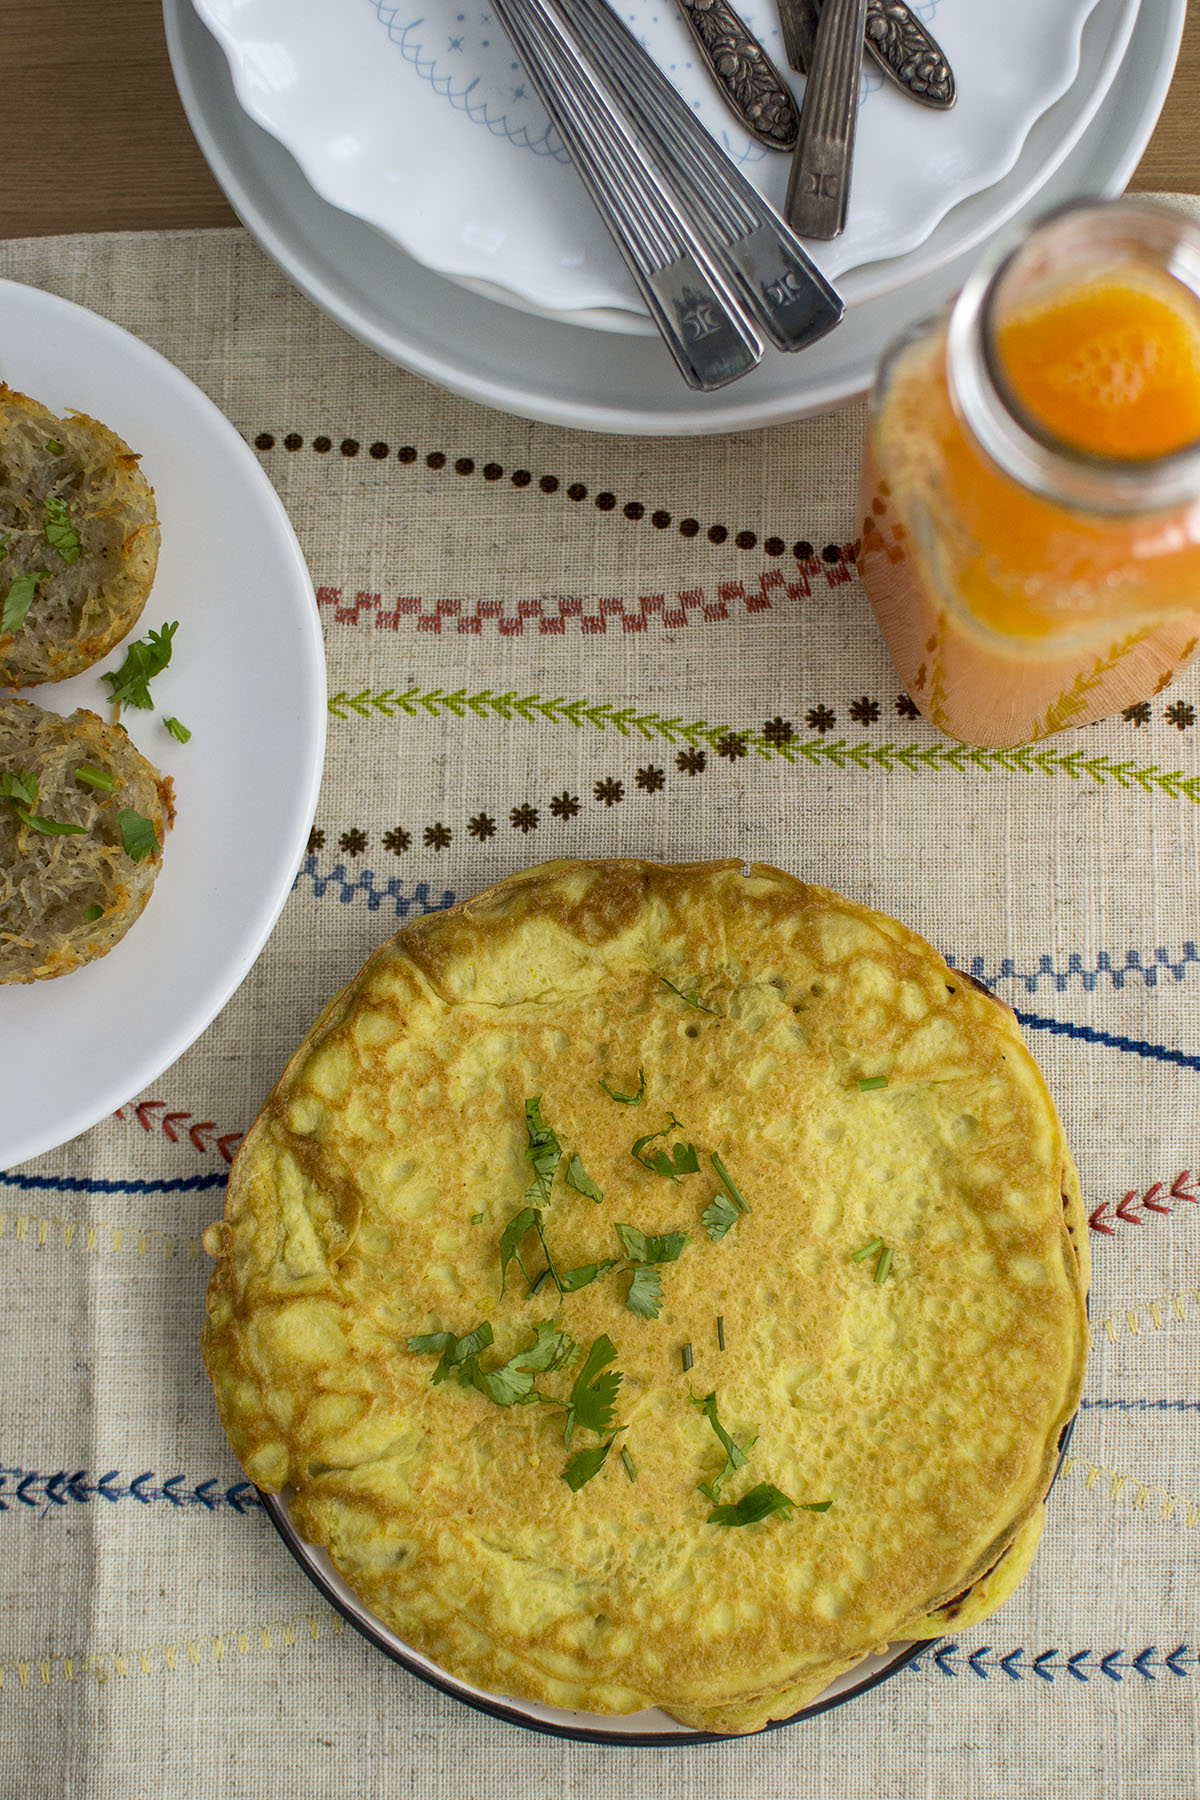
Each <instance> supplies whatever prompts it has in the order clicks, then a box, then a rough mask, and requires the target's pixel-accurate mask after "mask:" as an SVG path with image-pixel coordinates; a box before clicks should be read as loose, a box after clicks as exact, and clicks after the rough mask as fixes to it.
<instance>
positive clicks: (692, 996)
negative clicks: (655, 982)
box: [658, 975, 721, 1018]
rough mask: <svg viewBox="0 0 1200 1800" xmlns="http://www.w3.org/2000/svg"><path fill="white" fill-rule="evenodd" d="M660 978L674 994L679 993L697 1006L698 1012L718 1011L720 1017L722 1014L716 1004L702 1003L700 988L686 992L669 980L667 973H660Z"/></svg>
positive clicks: (689, 1003)
mask: <svg viewBox="0 0 1200 1800" xmlns="http://www.w3.org/2000/svg"><path fill="white" fill-rule="evenodd" d="M658 979H659V980H660V981H661V982H663V983H665V985H666V986H667V987H669V988H670V990H671V992H672V993H673V994H678V995H679V998H680V999H681V1000H686V1001H687V1003H688V1005H689V1006H693V1007H695V1009H696V1011H697V1012H706V1013H716V1014H717V1017H718V1018H720V1016H721V1015H720V1013H718V1012H717V1008H716V1007H715V1006H704V1005H702V1004H701V1001H700V991H699V989H698V988H693V989H692V990H691V992H690V993H688V994H685V993H684V991H683V989H682V988H677V987H676V986H675V983H674V982H673V981H667V978H666V976H665V975H660V976H659V978H658Z"/></svg>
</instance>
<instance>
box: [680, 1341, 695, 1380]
mask: <svg viewBox="0 0 1200 1800" xmlns="http://www.w3.org/2000/svg"><path fill="white" fill-rule="evenodd" d="M679 1360H680V1362H681V1363H682V1364H683V1372H684V1374H685V1375H686V1374H687V1372H688V1370H689V1369H690V1368H691V1366H692V1364H693V1363H694V1362H695V1360H696V1359H695V1357H694V1356H693V1355H692V1346H691V1345H690V1344H685V1345H684V1346H683V1349H682V1350H681V1351H680V1352H679Z"/></svg>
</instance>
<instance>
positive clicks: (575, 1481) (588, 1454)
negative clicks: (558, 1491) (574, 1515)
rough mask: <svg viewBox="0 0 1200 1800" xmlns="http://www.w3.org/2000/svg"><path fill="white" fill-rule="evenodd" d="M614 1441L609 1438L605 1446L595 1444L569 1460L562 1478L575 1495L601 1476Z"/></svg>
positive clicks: (579, 1451)
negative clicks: (596, 1477)
mask: <svg viewBox="0 0 1200 1800" xmlns="http://www.w3.org/2000/svg"><path fill="white" fill-rule="evenodd" d="M614 1441H615V1440H614V1439H613V1438H609V1439H607V1441H606V1442H605V1443H603V1444H594V1445H593V1446H592V1448H591V1449H590V1450H577V1451H576V1452H575V1454H574V1456H572V1457H571V1458H570V1459H569V1460H568V1462H567V1466H566V1468H565V1469H564V1470H563V1472H562V1478H563V1480H564V1481H565V1482H566V1484H567V1486H568V1487H569V1488H570V1490H571V1492H572V1493H573V1494H577V1493H578V1492H579V1490H580V1488H581V1487H583V1485H584V1484H585V1482H588V1481H590V1480H591V1479H592V1476H593V1475H597V1474H599V1472H600V1470H601V1469H602V1468H603V1467H604V1464H605V1462H606V1460H607V1458H608V1453H609V1451H610V1450H611V1449H612V1447H613V1443H614Z"/></svg>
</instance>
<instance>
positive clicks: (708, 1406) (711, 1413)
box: [692, 1389, 758, 1506]
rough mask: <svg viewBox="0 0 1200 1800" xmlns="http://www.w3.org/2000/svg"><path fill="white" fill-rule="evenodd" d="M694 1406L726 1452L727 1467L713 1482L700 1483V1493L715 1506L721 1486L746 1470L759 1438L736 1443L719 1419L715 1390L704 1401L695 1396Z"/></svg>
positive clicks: (693, 1399)
mask: <svg viewBox="0 0 1200 1800" xmlns="http://www.w3.org/2000/svg"><path fill="white" fill-rule="evenodd" d="M692 1405H693V1406H698V1407H699V1408H700V1411H701V1412H702V1413H703V1414H704V1416H705V1418H706V1419H707V1420H708V1422H709V1424H710V1425H711V1426H712V1428H713V1430H714V1431H715V1432H716V1434H717V1437H718V1439H719V1440H720V1444H721V1448H722V1449H723V1450H724V1452H725V1467H724V1468H723V1469H722V1470H721V1473H720V1474H719V1475H718V1476H716V1477H715V1478H714V1479H713V1480H712V1481H702V1482H701V1483H700V1492H701V1493H702V1494H703V1495H704V1497H705V1499H706V1500H711V1501H712V1503H713V1505H714V1506H715V1505H716V1503H717V1500H718V1499H719V1497H720V1493H721V1484H722V1483H723V1482H725V1481H727V1480H728V1479H729V1477H730V1476H731V1475H732V1474H734V1473H735V1472H736V1471H737V1470H738V1469H744V1468H745V1466H746V1464H747V1462H748V1461H749V1458H750V1452H751V1450H753V1448H754V1446H755V1444H756V1443H757V1442H758V1440H757V1438H747V1439H746V1442H745V1443H744V1444H735V1443H734V1441H733V1439H732V1438H731V1437H730V1435H729V1433H728V1432H727V1431H726V1429H725V1427H724V1426H723V1425H722V1423H721V1421H720V1419H719V1418H718V1417H717V1396H716V1390H715V1389H714V1391H713V1392H712V1393H711V1394H706V1395H705V1397H704V1399H703V1400H697V1399H696V1396H695V1395H694V1394H693V1395H692Z"/></svg>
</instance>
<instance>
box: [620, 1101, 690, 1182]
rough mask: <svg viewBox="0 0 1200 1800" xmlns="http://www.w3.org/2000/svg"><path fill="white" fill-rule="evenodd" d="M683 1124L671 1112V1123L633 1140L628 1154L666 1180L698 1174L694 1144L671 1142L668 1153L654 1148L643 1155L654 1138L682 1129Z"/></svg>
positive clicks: (652, 1172)
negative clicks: (648, 1153)
mask: <svg viewBox="0 0 1200 1800" xmlns="http://www.w3.org/2000/svg"><path fill="white" fill-rule="evenodd" d="M682 1130H683V1126H682V1125H681V1124H680V1123H679V1120H678V1119H677V1118H676V1117H675V1114H674V1113H672V1114H671V1123H670V1124H669V1125H664V1126H663V1128H662V1130H661V1131H648V1132H647V1133H646V1135H645V1137H640V1138H636V1139H635V1140H634V1144H633V1149H632V1150H631V1151H630V1155H631V1156H632V1157H633V1159H634V1161H635V1162H640V1163H641V1165H642V1167H643V1169H649V1170H650V1172H651V1174H652V1175H663V1176H665V1177H666V1179H667V1180H668V1181H678V1180H679V1178H680V1176H681V1175H698V1174H699V1172H700V1158H699V1157H698V1156H697V1155H696V1146H695V1144H673V1145H672V1146H671V1150H670V1153H668V1152H667V1151H666V1150H655V1151H654V1152H653V1153H652V1154H651V1155H650V1156H643V1155H642V1151H643V1150H644V1149H645V1147H646V1145H647V1144H650V1143H653V1141H654V1139H655V1138H660V1137H668V1136H669V1135H670V1133H671V1132H672V1131H682Z"/></svg>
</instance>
